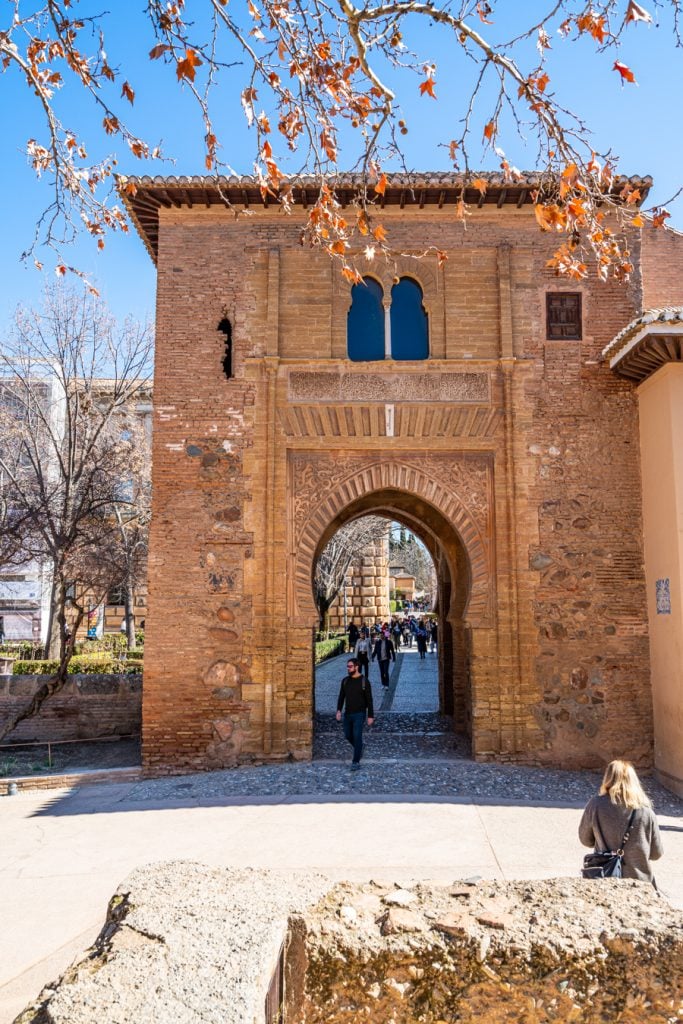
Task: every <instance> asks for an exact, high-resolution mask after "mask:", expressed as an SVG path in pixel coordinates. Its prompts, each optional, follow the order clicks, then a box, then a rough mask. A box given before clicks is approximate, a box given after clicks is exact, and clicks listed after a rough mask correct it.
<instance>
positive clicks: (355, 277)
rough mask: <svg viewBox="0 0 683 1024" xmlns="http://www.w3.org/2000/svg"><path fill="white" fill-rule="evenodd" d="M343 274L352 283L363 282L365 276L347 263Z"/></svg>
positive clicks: (343, 268)
mask: <svg viewBox="0 0 683 1024" xmlns="http://www.w3.org/2000/svg"><path fill="white" fill-rule="evenodd" d="M342 274H343V275H344V277H345V278H346V280H347V281H350V282H351V284H362V281H363V278H362V277H361V276H360V274H359V273H358V271H357V270H356V268H355V267H350V266H349V265H348V264H347V263H345V264H344V266H343V267H342Z"/></svg>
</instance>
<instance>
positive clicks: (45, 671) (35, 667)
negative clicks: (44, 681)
mask: <svg viewBox="0 0 683 1024" xmlns="http://www.w3.org/2000/svg"><path fill="white" fill-rule="evenodd" d="M58 668H59V662H58V661H57V660H56V658H55V659H53V658H51V659H50V660H49V661H45V660H43V659H42V658H37V659H36V660H35V661H15V662H14V665H13V666H12V670H13V672H14V674H15V675H16V676H52V675H54V674H55V672H56V671H57V669H58Z"/></svg>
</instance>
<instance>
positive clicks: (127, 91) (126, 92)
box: [121, 82, 135, 103]
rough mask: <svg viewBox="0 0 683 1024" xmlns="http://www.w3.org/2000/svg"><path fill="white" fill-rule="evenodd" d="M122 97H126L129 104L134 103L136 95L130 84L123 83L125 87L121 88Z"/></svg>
mask: <svg viewBox="0 0 683 1024" xmlns="http://www.w3.org/2000/svg"><path fill="white" fill-rule="evenodd" d="M121 96H125V98H126V99H127V100H128V102H129V103H133V102H134V101H135V93H134V92H133V90H132V89H131V87H130V85H129V84H128V82H124V83H123V86H122V87H121Z"/></svg>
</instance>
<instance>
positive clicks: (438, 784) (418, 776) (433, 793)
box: [7, 758, 683, 831]
mask: <svg viewBox="0 0 683 1024" xmlns="http://www.w3.org/2000/svg"><path fill="white" fill-rule="evenodd" d="M599 783H600V775H599V774H598V773H595V772H569V771H560V770H555V769H546V768H525V767H521V766H516V765H492V764H477V763H475V762H472V761H444V760H432V761H430V760H427V759H425V760H421V761H417V760H406V761H390V760H385V761H372V760H371V759H370V758H368V760H367V761H366V762H364V765H363V767H362V769H361V771H359V772H354V773H352V772H350V771H349V764H348V762H342V761H317V762H306V763H298V764H296V763H295V764H282V765H263V766H253V767H242V768H235V769H231V770H222V771H216V772H205V773H201V774H194V775H175V776H170V777H169V776H165V777H162V778H150V779H143V780H141V781H139V782H125V783H115V782H113V783H110V784H98V785H90V786H88V785H82V786H77V787H74V788H73V789H71V790H69V791H68V792H64V791H60V792H56V793H54V795H48V794H46V796H45V802H44V803H42V804H41V805H40V806H39V807H37V808H36V809H35V810H34V811H33V815H32V816H34V817H44V816H63V815H87V814H110V813H123V812H131V811H132V812H138V813H139V812H141V811H147V810H163V809H167V810H172V809H175V808H189V807H231V806H267V805H275V804H285V805H286V804H327V803H370V804H372V803H412V804H419V803H442V804H479V805H483V806H484V805H487V806H520V807H559V808H563V807H564V808H576V809H580V808H582V807H584V806H585V804H586V803H587V801H588V800H589V799H590V797H591V796H593V795H594V794H595V793H596V792H597V790H598V786H599ZM644 783H645V786H646V788H647V790H648V792H649V794H650V796H651V798H652V800H653V804H654V807H655V811H656V812H657V813H658V814H659V815H664V816H667V817H673V818H677V817H678V818H682V819H683V800H681V799H679V798H678V797H676V796H675V795H674V794H672V793H669V792H668V791H667V790H664V789H663V788H662V787H661V786H659V784H658V783H657V782H656V781H655V780H654V779H653V778H647V779H645V780H644ZM7 799H17V798H7ZM18 799H21V797H19V798H18ZM665 827H666V828H668V829H670V830H680V831H683V827H682V828H681V829H678V826H677V825H667V826H665Z"/></svg>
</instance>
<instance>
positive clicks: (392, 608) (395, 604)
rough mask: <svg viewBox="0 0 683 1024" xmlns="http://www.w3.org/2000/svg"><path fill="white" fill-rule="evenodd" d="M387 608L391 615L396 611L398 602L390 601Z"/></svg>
mask: <svg viewBox="0 0 683 1024" xmlns="http://www.w3.org/2000/svg"><path fill="white" fill-rule="evenodd" d="M389 607H390V608H391V614H392V615H393V614H394V613H395V612H397V611H398V601H390V602H389Z"/></svg>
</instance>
